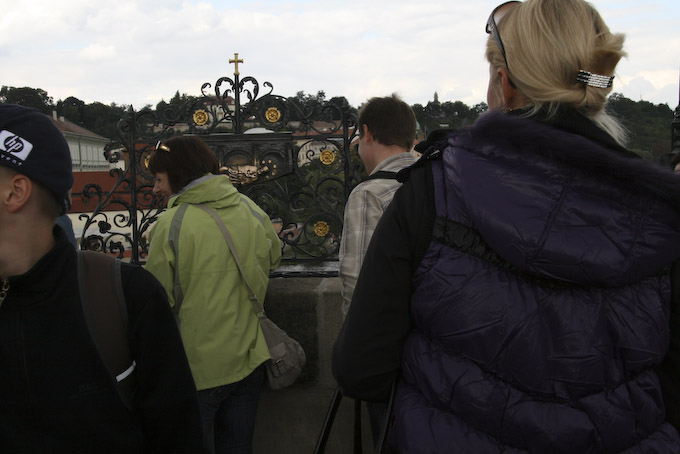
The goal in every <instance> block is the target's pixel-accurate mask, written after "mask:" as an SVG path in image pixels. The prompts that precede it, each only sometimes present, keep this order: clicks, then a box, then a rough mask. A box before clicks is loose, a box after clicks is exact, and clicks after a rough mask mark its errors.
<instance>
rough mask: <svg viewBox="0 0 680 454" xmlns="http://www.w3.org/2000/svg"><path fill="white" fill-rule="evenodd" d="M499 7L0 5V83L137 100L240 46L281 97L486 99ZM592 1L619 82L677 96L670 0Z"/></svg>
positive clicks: (222, 69)
mask: <svg viewBox="0 0 680 454" xmlns="http://www.w3.org/2000/svg"><path fill="white" fill-rule="evenodd" d="M498 2H499V0H479V1H475V2H448V1H443V0H422V1H419V2H415V3H414V2H411V1H407V0H389V1H388V0H374V1H371V2H362V1H359V0H346V1H340V0H317V1H301V0H297V1H296V0H287V1H286V0H284V1H275V0H274V1H270V2H258V1H234V0H210V1H208V0H146V1H141V0H120V1H117V2H111V1H110V0H106V1H104V0H61V1H54V0H32V1H31V2H16V1H13V2H12V3H10V1H9V0H0V9H1V10H2V11H3V15H2V16H0V64H9V63H11V67H12V71H9V72H3V81H2V84H4V85H11V86H32V87H36V88H42V89H44V90H46V91H47V92H48V93H49V94H50V96H53V97H54V98H55V100H56V99H64V98H66V97H68V96H76V97H78V98H80V99H82V100H84V101H85V102H93V101H101V102H104V103H110V102H116V103H118V104H133V105H134V106H135V107H136V108H141V107H143V106H144V105H145V104H152V105H153V104H155V103H157V102H158V101H160V99H161V98H164V99H165V100H168V99H169V98H170V97H171V96H172V95H173V94H174V93H175V91H177V90H179V91H180V92H181V93H188V94H194V95H197V94H199V91H200V88H201V85H202V84H203V83H204V82H208V83H211V84H213V85H214V83H215V81H216V80H217V79H219V78H220V77H222V76H230V77H233V76H232V73H233V65H230V64H229V63H228V60H229V59H230V58H233V54H234V52H238V53H239V56H240V57H241V58H243V59H244V60H245V63H244V64H243V65H240V66H239V69H240V71H241V74H242V76H253V77H255V78H256V79H257V80H258V81H260V83H263V82H264V81H269V82H271V83H272V84H273V85H274V92H275V93H276V94H281V95H283V96H291V95H294V94H295V93H297V92H298V91H301V90H302V91H305V92H306V93H316V92H317V91H319V90H324V91H325V92H326V94H327V96H329V97H330V96H340V95H343V96H346V97H347V98H348V99H349V101H350V103H352V104H353V105H359V104H361V103H362V102H364V101H365V100H366V99H367V98H369V97H371V96H376V95H385V94H389V93H392V92H398V93H400V94H401V96H402V97H403V98H404V99H405V100H406V101H407V102H408V103H410V104H415V103H421V104H425V103H427V102H428V101H429V100H431V99H432V96H433V94H434V92H435V91H436V92H437V93H438V94H439V99H440V100H442V101H446V100H452V101H456V100H460V101H463V102H465V103H467V104H470V105H472V104H476V103H478V102H481V101H484V100H485V98H486V85H487V77H488V65H487V63H486V62H485V59H484V43H485V40H486V38H487V35H486V34H485V33H484V24H485V23H486V18H487V16H488V14H489V12H490V11H491V10H492V9H493V8H494V7H495V6H496V5H497V3H498ZM593 3H594V4H595V6H596V7H597V8H599V9H600V12H601V13H602V16H603V17H604V18H605V20H607V21H608V23H609V25H610V28H611V29H612V30H613V31H624V32H626V33H627V50H628V52H629V54H630V57H629V58H628V59H627V60H624V61H623V62H622V63H621V64H620V65H619V70H618V72H617V79H616V82H615V83H616V84H617V86H615V91H621V92H622V93H623V94H624V96H628V97H630V98H632V99H639V97H640V96H643V97H645V98H646V97H648V96H649V99H648V100H649V101H652V102H655V103H659V102H666V103H675V102H677V90H676V91H672V90H669V88H668V87H669V86H670V87H672V86H673V85H675V84H677V73H678V69H679V68H680V61H679V59H678V56H679V55H680V51H679V50H680V39H679V38H675V37H674V36H670V35H671V34H670V33H669V32H668V31H669V30H672V29H674V27H675V25H676V24H677V21H678V20H679V19H680V14H679V13H678V11H679V7H678V6H677V4H678V2H675V1H671V2H669V1H662V0H649V1H647V2H645V4H644V5H641V4H640V3H639V2H637V1H634V0H616V1H614V0H594V2H593ZM29 30H30V32H27V31H29ZM619 84H620V85H619ZM261 88H262V87H261ZM669 95H671V97H670V98H669V97H668V96H669ZM672 107H673V106H672Z"/></svg>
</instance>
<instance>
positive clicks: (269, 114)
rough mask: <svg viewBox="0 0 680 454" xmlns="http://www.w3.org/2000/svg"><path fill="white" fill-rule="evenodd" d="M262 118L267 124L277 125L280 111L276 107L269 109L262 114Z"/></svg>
mask: <svg viewBox="0 0 680 454" xmlns="http://www.w3.org/2000/svg"><path fill="white" fill-rule="evenodd" d="M264 117H265V118H266V119H267V121H268V122H269V123H278V121H279V120H280V119H281V111H280V110H279V109H277V108H276V107H270V108H269V109H267V111H266V112H265V113H264Z"/></svg>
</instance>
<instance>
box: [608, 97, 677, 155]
mask: <svg viewBox="0 0 680 454" xmlns="http://www.w3.org/2000/svg"><path fill="white" fill-rule="evenodd" d="M606 109H607V111H608V112H610V113H611V114H612V115H614V116H615V117H616V118H618V119H619V120H620V122H621V123H622V125H623V126H624V127H625V128H626V130H627V131H628V139H629V143H628V148H629V149H631V150H632V151H636V152H638V153H641V154H643V155H647V156H649V157H650V158H652V159H654V160H659V159H660V158H661V156H663V155H664V154H666V153H670V152H671V123H672V122H673V111H672V110H671V109H670V107H668V104H656V105H655V104H652V103H650V102H648V101H632V100H630V99H628V98H626V97H625V96H623V95H622V94H620V93H614V94H612V95H611V96H610V97H609V100H608V101H607V105H606Z"/></svg>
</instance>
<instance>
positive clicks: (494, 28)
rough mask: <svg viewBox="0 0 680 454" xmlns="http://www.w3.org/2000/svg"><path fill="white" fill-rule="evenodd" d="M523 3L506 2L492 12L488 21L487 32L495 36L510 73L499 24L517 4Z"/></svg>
mask: <svg viewBox="0 0 680 454" xmlns="http://www.w3.org/2000/svg"><path fill="white" fill-rule="evenodd" d="M517 3H522V2H518V1H511V2H505V3H501V4H500V5H498V6H497V7H496V8H494V10H493V11H491V15H490V16H489V19H488V20H487V21H486V32H487V33H488V34H490V35H491V36H493V39H494V41H495V42H496V45H497V46H498V48H499V49H500V51H501V55H503V60H505V67H506V68H507V69H508V71H510V66H509V65H508V57H506V55H505V46H503V41H501V35H500V33H499V32H498V22H500V20H501V19H502V18H503V15H505V13H507V12H508V11H509V10H510V9H511V8H512V7H513V6H515V4H517Z"/></svg>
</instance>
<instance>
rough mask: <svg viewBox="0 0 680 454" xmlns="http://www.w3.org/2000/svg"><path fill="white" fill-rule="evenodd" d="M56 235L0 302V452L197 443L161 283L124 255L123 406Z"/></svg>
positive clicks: (175, 449) (172, 449)
mask: <svg viewBox="0 0 680 454" xmlns="http://www.w3.org/2000/svg"><path fill="white" fill-rule="evenodd" d="M55 235H56V238H57V244H56V246H55V247H54V248H53V249H52V250H51V251H50V252H49V253H48V254H47V255H45V256H44V257H43V258H42V259H41V260H40V261H39V262H38V263H37V264H36V265H35V266H34V267H33V268H32V269H31V270H30V271H28V272H27V273H26V274H24V275H21V276H17V277H12V278H10V279H9V291H8V292H7V298H6V299H5V301H4V302H3V304H2V306H1V307H0V368H1V369H2V373H0V452H3V453H27V452H31V453H62V452H64V453H81V452H96V453H114V452H115V453H123V452H124V453H194V452H204V451H203V435H202V427H201V420H200V410H199V406H198V400H197V396H196V390H195V387H194V383H193V379H192V378H191V372H190V370H189V366H188V364H187V360H186V356H185V354H184V350H183V347H182V344H181V339H180V337H179V333H178V331H177V327H176V325H175V321H174V318H173V315H172V312H171V310H170V307H169V305H168V302H167V298H166V295H165V292H164V290H163V288H162V287H161V286H160V284H159V283H158V281H157V280H156V279H155V278H154V277H153V276H151V274H149V273H148V272H147V271H145V270H143V269H141V268H140V267H137V266H132V265H127V264H123V266H122V279H123V285H124V294H125V298H126V302H127V307H128V316H129V333H128V336H129V342H130V349H131V354H132V356H133V359H134V360H135V361H136V363H137V368H136V374H137V381H138V386H137V389H136V391H135V394H134V401H135V404H136V407H137V409H136V411H135V412H130V411H129V410H128V409H127V408H126V407H125V406H124V404H123V402H122V400H121V399H120V397H119V395H118V393H117V391H116V390H115V388H114V386H113V382H112V378H111V377H110V375H109V373H108V372H107V370H106V368H105V365H104V363H103V361H102V359H101V358H100V356H99V355H98V353H97V351H96V347H95V345H94V344H93V341H92V339H91V337H90V334H89V333H88V331H87V326H86V325H85V320H84V318H83V313H82V307H81V303H80V299H79V295H78V283H77V271H76V252H75V250H74V249H73V247H72V246H71V245H70V243H69V242H68V240H67V239H66V237H65V235H64V233H63V231H62V230H61V229H59V228H55Z"/></svg>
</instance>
